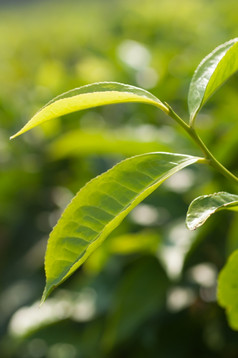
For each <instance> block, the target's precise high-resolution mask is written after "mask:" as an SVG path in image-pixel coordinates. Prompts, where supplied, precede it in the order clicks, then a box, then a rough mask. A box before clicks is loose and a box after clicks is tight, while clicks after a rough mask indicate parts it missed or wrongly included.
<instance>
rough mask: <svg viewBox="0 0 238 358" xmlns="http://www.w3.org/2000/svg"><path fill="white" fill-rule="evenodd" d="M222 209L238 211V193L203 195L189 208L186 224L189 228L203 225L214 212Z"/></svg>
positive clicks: (193, 228) (192, 228)
mask: <svg viewBox="0 0 238 358" xmlns="http://www.w3.org/2000/svg"><path fill="white" fill-rule="evenodd" d="M220 210H233V211H238V195H234V194H230V193H225V192H219V193H214V194H210V195H202V196H199V197H198V198H196V199H195V200H193V201H192V203H191V204H190V206H189V208H188V212H187V218H186V224H187V227H188V228H189V230H195V229H197V228H198V227H199V226H201V225H203V224H204V223H205V221H206V220H207V219H208V218H209V217H210V216H211V215H212V214H214V213H216V212H217V211H220Z"/></svg>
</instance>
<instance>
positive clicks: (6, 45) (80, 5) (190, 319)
mask: <svg viewBox="0 0 238 358" xmlns="http://www.w3.org/2000/svg"><path fill="white" fill-rule="evenodd" d="M237 14H238V3H237V0H227V1H224V0H216V1H215V0H212V1H207V0H193V1H190V0H180V1H179V2H178V1H177V0H160V1H159V0H157V1H156V0H148V1H142V0H110V1H109V0H87V1H86V0H80V1H72V0H70V1H66V0H64V1H32V2H30V1H27V2H21V1H15V2H14V1H8V2H7V1H5V2H4V1H2V2H1V3H0V34H1V36H0V83H1V86H0V118H1V127H0V171H1V173H0V269H1V276H0V278H1V280H0V356H1V357H3V358H43V357H46V358H95V357H97V358H121V357H130V358H144V357H150V358H151V357H160V358H174V357H176V358H190V357H193V358H198V357H199V358H212V357H224V358H233V357H234V358H235V357H237V356H238V334H237V333H236V332H233V331H232V330H231V329H230V328H229V327H228V324H227V321H226V317H225V313H224V311H223V310H222V309H221V308H220V307H218V306H217V303H216V279H217V274H218V272H219V270H220V269H221V268H222V266H223V265H224V263H225V262H226V259H227V257H228V255H229V254H230V253H231V252H232V251H233V250H234V249H235V248H238V237H237V232H238V220H237V215H236V216H235V214H232V213H221V214H220V213H218V214H216V216H214V217H213V218H211V219H209V221H208V222H207V223H206V225H205V226H204V227H202V228H201V229H199V230H197V231H196V232H188V230H187V229H186V228H185V225H184V219H185V215H186V210H187V207H188V205H189V203H190V201H191V200H192V199H194V198H195V197H196V196H198V195H202V194H209V193H213V192H215V191H221V190H225V191H233V192H234V193H237V188H235V187H232V184H230V183H228V182H227V181H226V180H225V179H224V178H222V177H221V176H220V175H218V174H217V173H215V172H214V171H212V170H209V169H207V168H204V167H202V166H196V165H195V166H194V167H192V168H189V169H184V170H183V171H182V172H180V173H179V174H177V175H175V176H174V177H172V178H171V179H170V180H168V181H167V182H166V183H165V184H163V186H162V187H161V188H160V189H159V190H157V191H156V192H155V193H153V194H152V195H151V196H150V197H149V198H148V199H146V200H145V201H144V202H143V203H142V204H140V205H139V206H138V207H137V208H136V209H134V210H133V212H132V213H131V214H130V215H129V216H128V218H127V219H126V220H125V221H124V222H123V223H122V224H121V226H120V227H119V228H118V229H117V230H115V232H114V233H113V234H111V236H110V237H109V238H108V239H107V240H106V242H105V243H104V244H103V246H102V247H101V248H99V249H98V250H97V251H96V252H95V254H93V255H92V256H91V257H90V258H89V259H88V261H87V262H86V263H85V264H84V265H83V267H82V268H81V269H80V270H78V272H77V273H76V274H74V275H73V276H72V278H70V280H68V281H67V282H65V283H64V284H63V285H62V286H61V287H59V288H58V289H57V290H55V292H54V293H53V294H52V295H51V296H50V297H49V299H48V300H47V301H46V303H45V304H44V305H43V306H42V307H41V308H40V309H39V300H40V297H41V294H42V291H43V287H44V268H43V264H44V252H45V248H46V244H47V238H48V235H49V232H50V230H51V228H52V227H53V226H54V224H55V223H56V221H57V219H58V217H59V215H60V213H61V212H62V210H63V209H64V208H65V206H66V205H67V203H68V202H69V201H70V199H71V198H72V197H73V195H74V194H75V193H76V192H77V191H78V190H79V188H80V187H81V186H82V185H84V184H85V183H86V182H87V181H88V180H90V179H91V178H93V177H94V176H96V175H98V174H100V173H102V172H103V171H105V170H107V169H108V168H110V167H111V166H112V165H114V164H115V163H117V162H118V161H120V160H122V159H124V158H126V157H128V156H131V155H135V154H139V153H144V152H149V151H171V152H179V153H184V154H194V155H200V154H201V153H200V152H199V151H198V149H197V148H196V147H195V146H194V145H193V144H192V143H191V142H190V140H189V139H188V138H187V136H186V134H184V133H183V132H182V131H181V130H180V129H179V128H178V127H177V125H176V124H174V123H172V120H170V119H168V118H167V117H165V115H164V114H163V113H162V112H161V113H160V112H159V111H158V110H157V109H155V108H150V107H149V106H148V105H142V104H124V105H111V106H107V107H102V108H98V109H97V108H95V109H93V110H89V111H83V112H80V113H76V114H71V115H68V116H67V117H64V118H60V119H57V120H54V121H52V122H51V123H47V124H45V125H44V126H41V127H40V128H37V129H34V130H32V131H31V132H29V133H27V134H24V135H23V136H21V137H19V138H17V139H16V140H14V141H11V142H10V141H9V137H10V135H12V134H14V133H15V132H16V131H17V130H18V129H20V127H21V126H22V125H23V124H24V123H26V121H27V120H28V119H29V118H30V117H31V116H32V115H33V114H34V113H35V112H36V111H37V110H38V109H39V108H40V107H41V106H43V105H44V104H45V103H46V102H47V101H49V100H50V99H52V98H53V97H54V96H56V95H58V94H60V93H62V92H65V91H67V90H69V89H71V88H74V87H79V86H81V85H84V84H88V83H92V82H96V81H118V82H124V83H129V84H132V85H136V86H140V87H143V88H145V89H148V90H149V91H151V92H152V93H153V94H155V95H156V96H158V97H159V98H160V99H161V100H165V101H166V102H168V103H169V104H170V105H171V106H172V107H173V108H174V109H175V110H176V111H177V112H178V113H179V114H180V115H181V116H183V117H184V118H188V114H187V103H186V96H187V92H188V87H189V82H190V80H191V76H192V74H193V71H194V70H195V68H196V66H197V65H198V63H199V62H200V61H201V60H202V58H203V57H204V56H205V55H207V54H208V53H209V52H210V51H211V50H213V49H214V48H215V47H216V46H217V45H219V44H221V43H223V42H225V41H227V40H229V39H231V38H234V37H236V36H237ZM237 79H238V76H237V74H236V75H234V76H233V77H232V78H231V79H230V80H229V81H228V82H227V83H226V84H225V86H224V87H223V88H222V89H220V90H219V91H218V92H217V93H216V94H215V96H214V97H213V98H212V99H211V100H210V101H209V103H208V104H207V105H206V106H205V108H204V109H203V110H202V112H201V114H200V115H199V117H198V120H197V126H198V127H199V132H200V135H201V136H202V138H203V139H204V141H205V142H206V144H207V145H208V146H209V147H210V148H211V150H212V152H213V153H214V154H215V155H216V156H217V157H218V158H219V159H220V160H221V161H222V163H223V164H225V165H227V166H228V168H229V169H230V170H232V171H233V172H234V173H238V166H237V153H238V141H237V134H238V121H237Z"/></svg>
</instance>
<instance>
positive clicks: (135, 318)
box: [104, 256, 169, 350]
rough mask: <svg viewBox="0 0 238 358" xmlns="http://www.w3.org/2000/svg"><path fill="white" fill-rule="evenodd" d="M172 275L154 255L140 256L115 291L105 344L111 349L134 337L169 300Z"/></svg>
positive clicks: (107, 348)
mask: <svg viewBox="0 0 238 358" xmlns="http://www.w3.org/2000/svg"><path fill="white" fill-rule="evenodd" d="M168 284H169V283H168V278H167V277H166V274H165V272H164V270H163V269H162V267H161V266H160V264H159V262H158V261H157V260H156V259H155V258H153V257H150V256H148V257H143V258H141V259H139V260H138V261H137V262H136V263H135V264H134V265H133V267H132V268H131V269H130V270H129V271H128V272H127V273H126V275H125V276H124V278H123V279H122V280H121V282H120V284H119V286H118V289H117V290H116V292H115V298H114V302H113V307H112V312H111V315H110V316H109V319H108V324H107V327H106V332H105V333H106V334H105V336H104V345H105V348H106V350H110V348H111V347H113V346H114V345H115V344H118V343H121V342H122V341H123V340H125V339H126V338H128V337H130V335H132V334H133V333H135V330H137V329H138V328H139V327H140V325H141V324H143V323H144V322H145V320H146V319H149V318H151V316H152V315H154V314H155V313H156V312H157V313H158V312H159V311H160V309H161V307H162V306H163V304H164V303H165V297H166V290H167V288H168Z"/></svg>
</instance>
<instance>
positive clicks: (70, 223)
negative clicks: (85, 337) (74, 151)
mask: <svg viewBox="0 0 238 358" xmlns="http://www.w3.org/2000/svg"><path fill="white" fill-rule="evenodd" d="M200 161H201V162H202V161H203V159H202V158H198V157H193V156H187V155H182V154H171V153H159V152H158V153H148V154H143V155H138V156H135V157H132V158H129V159H127V160H124V161H122V162H120V163H119V164H117V165H116V166H114V167H113V168H112V169H110V170H108V171H107V172H106V173H104V174H102V175H100V176H98V177H97V178H95V179H93V180H91V181H90V182H89V183H88V184H86V185H85V186H84V187H83V188H82V189H81V190H80V191H79V192H78V194H77V195H76V196H75V198H74V199H73V200H72V202H71V203H70V205H69V206H68V207H67V208H66V210H65V211H64V213H63V214H62V216H61V218H60V220H59V221H58V223H57V225H56V226H55V227H54V229H53V231H52V233H51V235H50V238H49V243H48V247H47V252H46V258H45V269H46V287H45V291H44V294H43V300H45V299H46V297H47V296H48V295H49V293H50V292H51V291H52V289H53V288H54V287H56V286H57V285H59V284H60V283H61V282H63V281H64V280H65V279H66V278H67V277H68V276H70V275H71V274H72V273H73V272H74V271H75V270H76V269H77V268H78V267H79V266H80V265H81V264H82V263H83V262H84V261H85V260H86V258H87V257H88V256H89V255H90V253H92V252H93V251H94V250H95V249H96V248H97V247H98V246H99V245H100V244H101V243H102V242H103V241H104V240H105V238H106V237H107V236H108V235H109V234H110V233H111V232H112V231H113V230H114V229H115V228H116V227H117V226H118V225H119V224H120V223H121V221H122V220H123V219H124V218H125V217H126V216H127V214H128V213H129V212H130V211H131V210H132V209H133V208H134V207H135V206H137V205H138V204H139V203H140V202H141V201H142V200H143V199H145V198H146V197H147V196H148V195H149V194H151V193H152V192H153V191H154V190H155V189H156V188H158V186H159V185H160V184H162V183H163V182H164V181H165V180H166V179H167V178H169V177H170V176H171V175H173V174H174V173H176V172H178V171H179V170H181V169H183V168H185V167H186V166H188V165H191V164H193V163H196V162H200Z"/></svg>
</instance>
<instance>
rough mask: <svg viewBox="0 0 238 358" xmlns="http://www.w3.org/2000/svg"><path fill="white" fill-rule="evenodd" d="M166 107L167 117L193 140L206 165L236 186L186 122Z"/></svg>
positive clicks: (233, 178) (231, 176)
mask: <svg viewBox="0 0 238 358" xmlns="http://www.w3.org/2000/svg"><path fill="white" fill-rule="evenodd" d="M166 106H167V107H168V109H169V113H168V115H169V116H170V117H171V118H173V119H174V120H175V121H176V122H177V123H178V124H179V125H180V126H181V127H183V129H184V130H185V131H186V132H187V133H188V134H189V136H190V137H191V138H192V139H193V141H194V142H195V143H196V144H197V145H198V146H199V148H200V149H201V150H202V152H203V153H204V155H205V158H206V159H207V160H208V163H209V164H210V165H211V166H212V167H213V168H215V169H217V170H218V171H219V172H220V173H222V174H223V175H224V176H225V177H226V178H228V179H230V180H232V181H233V182H235V183H236V184H237V183H238V178H237V177H236V176H235V175H234V174H232V173H231V172H230V171H229V170H228V169H226V168H225V167H224V166H223V165H222V164H221V163H220V162H219V161H218V160H217V159H216V158H215V157H214V155H213V154H212V153H211V152H210V151H209V149H208V148H207V146H206V145H205V143H204V142H203V141H202V139H201V138H200V137H199V135H198V134H197V132H196V131H195V129H194V128H193V127H190V126H189V125H188V124H187V123H186V122H184V121H183V120H182V118H180V117H179V116H178V115H177V113H175V112H174V111H173V109H172V108H171V107H170V106H169V105H168V104H167V103H166Z"/></svg>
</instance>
